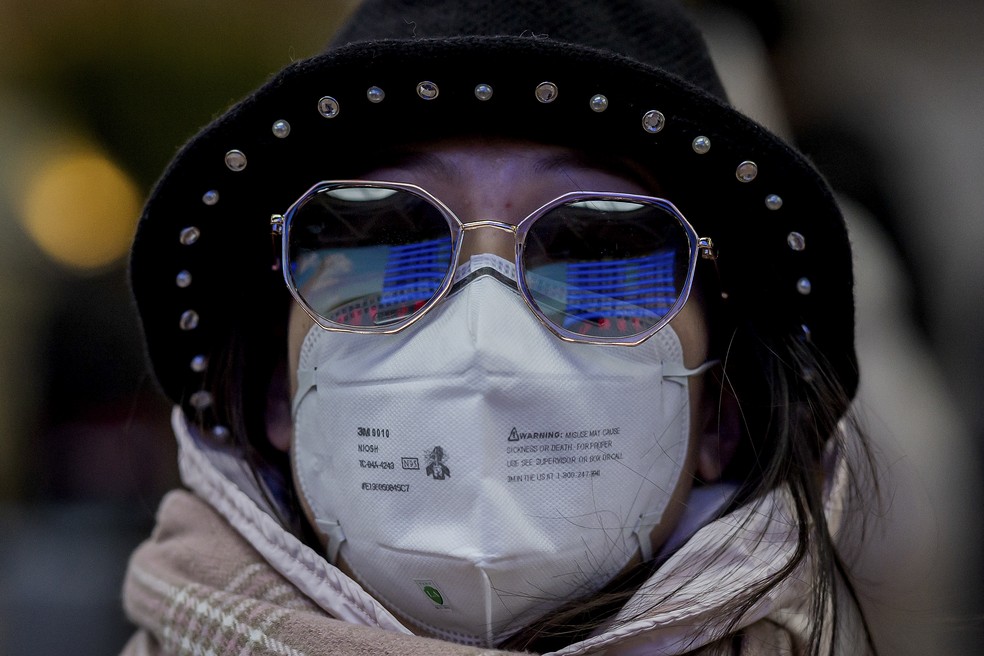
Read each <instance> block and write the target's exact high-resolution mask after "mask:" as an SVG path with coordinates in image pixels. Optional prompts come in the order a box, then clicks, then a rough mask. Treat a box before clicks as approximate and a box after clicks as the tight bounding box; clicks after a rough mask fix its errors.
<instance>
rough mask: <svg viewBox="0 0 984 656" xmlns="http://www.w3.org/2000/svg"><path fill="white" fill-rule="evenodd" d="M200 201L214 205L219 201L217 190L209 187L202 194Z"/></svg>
mask: <svg viewBox="0 0 984 656" xmlns="http://www.w3.org/2000/svg"><path fill="white" fill-rule="evenodd" d="M202 202H203V203H205V204H206V205H215V204H216V203H218V202H219V192H217V191H216V190H215V189H209V190H208V191H206V192H205V193H204V194H202Z"/></svg>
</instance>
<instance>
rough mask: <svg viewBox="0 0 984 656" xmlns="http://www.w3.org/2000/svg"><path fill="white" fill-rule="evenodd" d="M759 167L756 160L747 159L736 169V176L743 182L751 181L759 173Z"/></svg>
mask: <svg viewBox="0 0 984 656" xmlns="http://www.w3.org/2000/svg"><path fill="white" fill-rule="evenodd" d="M758 172H759V167H758V164H756V163H755V162H752V161H749V160H745V161H744V162H742V163H741V164H739V165H738V168H737V169H735V177H736V178H738V180H740V181H741V182H751V181H752V180H754V179H755V176H757V175H758Z"/></svg>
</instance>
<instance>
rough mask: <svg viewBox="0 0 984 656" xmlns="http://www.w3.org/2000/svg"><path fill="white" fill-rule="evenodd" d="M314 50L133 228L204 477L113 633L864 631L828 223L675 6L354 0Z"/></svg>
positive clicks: (159, 340)
mask: <svg viewBox="0 0 984 656" xmlns="http://www.w3.org/2000/svg"><path fill="white" fill-rule="evenodd" d="M334 43H335V45H333V46H332V47H330V48H329V49H328V51H326V53H325V54H323V55H321V56H319V57H315V58H313V59H311V60H308V61H304V62H299V63H297V64H294V65H292V66H290V67H288V68H287V69H285V70H284V71H283V72H282V73H281V74H280V75H279V76H278V77H276V78H275V79H274V80H272V81H271V82H270V83H268V84H267V85H265V86H264V87H263V88H262V89H260V90H259V91H258V92H257V93H256V94H255V95H254V96H253V97H251V98H249V99H247V100H245V101H243V102H242V103H240V104H239V105H237V106H236V107H234V108H233V109H232V110H231V111H230V112H229V113H228V114H226V115H225V116H224V117H222V118H220V119H219V120H218V121H216V122H215V123H213V124H212V125H211V126H209V127H207V128H206V129H205V130H204V131H203V132H202V133H201V134H199V135H198V136H197V137H196V138H195V139H193V140H192V142H191V143H189V144H188V146H186V147H185V149H184V150H183V151H182V152H181V153H180V154H179V155H178V157H177V158H176V159H175V161H174V163H173V164H172V165H171V167H170V169H169V170H168V171H167V172H166V173H165V175H164V178H163V179H162V180H161V182H160V184H159V185H158V187H157V189H156V190H155V191H154V193H153V195H152V197H151V199H150V200H149V201H148V204H147V208H146V210H145V213H144V216H143V218H142V220H141V224H140V228H139V230H138V234H137V238H136V241H135V244H134V249H133V258H132V277H133V286H134V293H135V295H136V298H137V302H138V306H139V309H140V312H141V316H142V318H143V322H144V326H145V333H146V338H147V343H148V347H149V351H150V355H151V359H152V360H153V363H154V368H155V373H156V374H157V377H158V380H159V381H160V382H161V385H162V387H163V389H164V392H165V393H166V394H167V395H168V396H169V397H170V398H171V399H173V400H174V401H175V402H176V403H177V404H178V407H177V408H176V410H175V414H174V425H175V432H176V434H177V437H178V440H179V444H180V447H181V468H182V476H183V479H184V481H185V483H186V484H187V485H188V486H189V487H190V488H191V489H192V490H193V491H194V492H195V494H196V495H197V496H192V495H190V494H187V493H175V494H173V495H171V496H169V497H168V498H167V499H166V500H165V502H164V505H163V506H162V509H161V513H160V517H159V527H158V530H157V532H156V533H155V536H154V537H153V538H152V539H151V540H150V541H149V542H148V543H146V544H145V545H144V546H143V547H141V549H140V550H138V552H137V553H136V554H135V556H134V559H133V561H132V563H131V568H130V572H129V574H128V579H127V588H126V603H127V609H128V612H129V613H130V615H131V617H132V618H133V619H134V620H135V621H136V622H137V623H138V624H139V625H140V626H141V627H142V629H141V631H140V632H138V634H137V636H136V637H135V638H134V640H133V641H132V642H131V643H130V645H129V646H128V648H129V649H130V650H131V651H133V652H134V653H140V652H141V651H143V650H146V651H150V652H155V651H157V652H162V653H171V652H179V651H182V650H184V651H195V650H200V651H202V652H206V651H208V650H212V652H214V653H220V652H225V651H231V650H233V649H235V650H236V651H240V650H246V651H249V650H256V651H271V652H278V653H279V652H290V651H291V650H295V651H298V652H303V653H352V652H356V653H359V652H361V653H371V652H373V651H376V650H378V651H383V652H386V651H389V652H393V653H475V652H476V651H487V650H488V648H492V647H498V648H502V649H519V650H532V651H538V652H557V653H571V654H580V653H601V652H605V653H667V654H678V653H708V654H718V653H721V654H724V653H727V654H732V653H735V654H750V653H772V652H775V653H834V652H836V653H847V652H848V651H849V650H857V651H859V652H862V651H864V650H865V648H866V647H865V645H866V643H867V639H866V632H865V631H864V629H863V621H862V620H861V618H860V615H859V613H858V612H857V608H856V604H855V603H854V602H853V600H852V596H853V593H852V591H851V587H850V586H849V584H848V583H847V581H846V579H845V577H844V576H843V571H842V570H843V566H842V564H841V561H840V558H839V556H838V555H837V550H836V541H835V535H834V533H835V532H836V530H837V528H838V525H839V522H838V519H837V517H838V511H839V510H840V509H841V508H842V506H843V504H844V503H845V502H846V496H847V493H848V491H849V490H850V488H851V478H850V476H848V472H847V471H846V466H845V465H844V463H843V459H842V458H841V457H840V449H839V441H840V440H841V439H842V432H841V429H840V428H838V422H839V421H840V420H841V418H842V416H843V415H844V413H845V412H846V409H847V406H848V404H849V402H850V398H851V396H852V395H853V393H854V390H855V388H856V384H857V371H856V365H855V356H854V347H853V300H852V290H851V286H852V278H851V266H850V251H849V245H848V242H847V237H846V233H845V231H844V227H843V222H842V219H841V217H840V213H839V211H838V209H837V207H836V205H835V204H834V202H833V200H832V198H831V196H830V193H829V190H828V189H827V187H826V186H825V184H824V183H823V181H822V180H821V179H820V177H819V176H818V175H817V173H816V172H815V171H814V170H813V169H812V167H810V165H809V164H808V163H806V162H805V161H804V160H803V159H802V157H800V156H799V155H798V154H797V153H796V152H795V151H793V150H792V149H791V148H790V147H789V146H787V145H786V144H784V143H782V142H781V141H780V140H779V139H778V138H776V137H775V136H773V135H771V134H769V133H768V132H767V131H765V130H764V129H763V128H761V127H760V126H758V125H756V124H754V123H752V122H751V121H750V120H748V119H746V118H745V117H743V116H741V115H740V114H739V113H737V112H736V111H735V110H733V109H731V108H730V107H729V106H728V105H727V104H726V102H725V101H724V99H723V96H724V94H723V91H722V90H721V87H720V83H719V81H718V80H717V77H716V75H715V73H714V70H713V68H712V66H711V64H710V61H709V59H708V58H707V54H706V51H705V49H704V47H703V44H702V42H701V40H700V37H699V35H698V34H697V33H696V32H695V31H694V29H693V28H692V27H691V25H690V24H689V23H688V22H687V20H686V19H685V17H684V16H683V14H682V13H681V11H680V10H679V8H678V7H677V6H676V5H675V4H672V3H669V2H639V3H632V2H618V3H612V4H608V5H604V6H596V5H587V4H586V5H584V6H582V5H580V4H577V5H575V3H570V4H569V5H565V6H558V5H556V3H551V4H550V5H549V7H548V6H547V5H541V4H539V3H524V4H522V5H520V6H509V7H506V8H503V7H494V6H488V5H486V4H485V3H468V2H466V3H428V4H427V6H425V7H417V6H414V4H413V3H407V2H396V1H393V0H390V1H386V0H379V1H370V2H367V3H365V4H364V5H362V6H361V7H360V8H359V9H358V10H357V12H356V14H355V16H354V17H353V18H352V19H351V21H350V22H349V24H348V26H347V27H346V28H344V29H343V30H342V32H341V34H340V35H338V36H337V37H336V39H335V42H334ZM271 237H272V238H273V241H274V245H273V248H271ZM366 627H370V628H366ZM379 628H381V629H388V631H379V630H376V629H379ZM413 634H416V635H413ZM418 636H426V637H418ZM433 638H436V639H437V640H433Z"/></svg>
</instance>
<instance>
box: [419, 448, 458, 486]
mask: <svg viewBox="0 0 984 656" xmlns="http://www.w3.org/2000/svg"><path fill="white" fill-rule="evenodd" d="M447 457H448V456H447V454H446V453H445V452H444V448H443V447H439V446H435V447H434V448H433V449H431V450H430V452H429V453H428V454H427V455H426V456H425V458H427V468H426V469H425V470H424V471H425V472H427V475H428V476H430V477H432V478H433V479H434V480H435V481H443V480H444V479H445V478H450V477H451V470H450V469H449V468H448V466H447V465H445V464H444V459H445V458H447Z"/></svg>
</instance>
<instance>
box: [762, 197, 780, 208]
mask: <svg viewBox="0 0 984 656" xmlns="http://www.w3.org/2000/svg"><path fill="white" fill-rule="evenodd" d="M765 206H766V207H768V208H769V209H770V210H777V209H779V208H780V207H782V198H781V197H780V196H777V195H776V194H769V195H768V196H766V197H765Z"/></svg>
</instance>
